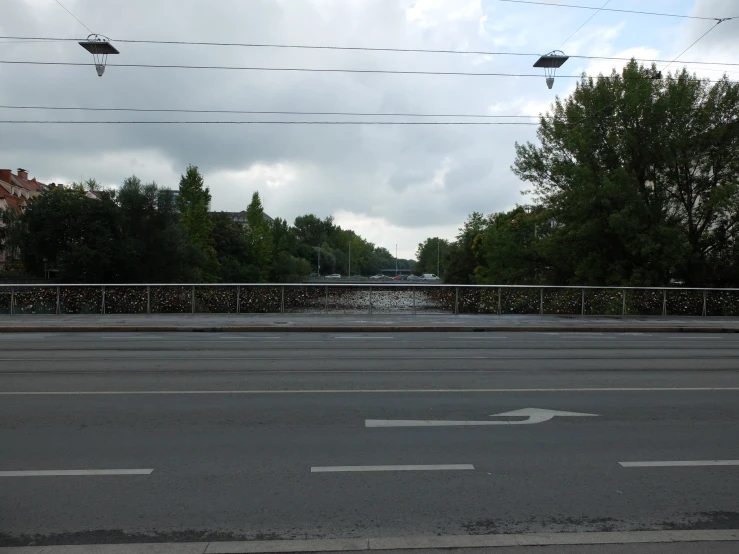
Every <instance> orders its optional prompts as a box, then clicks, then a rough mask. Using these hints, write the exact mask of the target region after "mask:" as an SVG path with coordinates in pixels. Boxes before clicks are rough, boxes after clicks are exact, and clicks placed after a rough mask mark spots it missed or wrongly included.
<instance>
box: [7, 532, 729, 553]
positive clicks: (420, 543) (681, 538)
mask: <svg viewBox="0 0 739 554" xmlns="http://www.w3.org/2000/svg"><path fill="white" fill-rule="evenodd" d="M713 541H737V542H739V529H723V530H697V531H614V532H586V533H531V534H508V535H441V536H418V537H381V538H365V539H310V540H274V541H239V542H210V543H208V542H197V543H149V544H143V543H137V544H94V545H63V546H62V545H59V546H23V547H0V554H72V553H75V554H144V553H150V554H281V553H296V552H357V551H367V550H415V549H446V548H498V547H515V546H555V545H556V546H562V545H599V544H636V543H642V544H643V543H678V542H680V543H683V542H713Z"/></svg>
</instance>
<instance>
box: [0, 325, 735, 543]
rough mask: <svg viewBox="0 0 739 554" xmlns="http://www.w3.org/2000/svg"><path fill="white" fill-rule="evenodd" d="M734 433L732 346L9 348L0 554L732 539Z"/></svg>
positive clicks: (549, 338)
mask: <svg viewBox="0 0 739 554" xmlns="http://www.w3.org/2000/svg"><path fill="white" fill-rule="evenodd" d="M526 409H530V410H528V411H524V412H519V410H526ZM547 410H550V411H551V410H553V411H558V412H567V413H569V414H570V415H558V414H552V413H551V412H550V411H547ZM509 412H514V413H513V414H509ZM516 412H518V413H516ZM501 414H504V415H501ZM506 414H507V415H506ZM572 414H590V415H572ZM378 421H379V422H380V423H379V424H378V423H377V422H378ZM450 422H456V423H450ZM490 422H496V423H494V424H492V425H491V424H489V423H490ZM738 437H739V336H736V335H730V334H696V335H692V334H669V333H663V334H654V335H649V334H630V335H629V334H597V333H594V334H585V333H578V334H567V333H563V334H551V333H547V334H545V333H511V334H508V335H506V334H505V333H499V334H496V333H469V334H466V333H454V334H444V333H428V334H424V333H419V334H415V333H400V334H384V333H371V334H366V335H359V334H358V335H347V334H341V335H339V334H330V333H311V334H297V333H290V334H280V333H271V334H262V335H255V334H250V335H240V334H225V335H219V334H218V333H193V334H187V333H172V334H167V333H160V334H153V333H122V334H115V333H100V334H95V333H85V334H71V333H70V334H66V333H49V334H15V333H14V334H2V335H0V444H1V445H2V448H0V546H11V545H26V544H31V543H35V544H75V543H78V544H82V543H117V542H152V541H199V540H251V539H271V538H281V539H291V538H301V539H305V538H308V539H310V538H352V537H368V536H372V537H383V536H407V535H436V534H468V533H469V534H487V533H532V532H545V531H629V530H664V529H736V528H739V503H738V501H737V498H739V440H737V438H738ZM647 551H648V550H644V552H647ZM656 551H657V550H655V552H656ZM675 551H677V550H675ZM716 551H717V552H718V551H719V550H716ZM604 552H605V550H604ZM727 552H728V550H727Z"/></svg>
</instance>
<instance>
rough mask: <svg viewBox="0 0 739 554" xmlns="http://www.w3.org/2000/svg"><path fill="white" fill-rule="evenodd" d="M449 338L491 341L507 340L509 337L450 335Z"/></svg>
mask: <svg viewBox="0 0 739 554" xmlns="http://www.w3.org/2000/svg"><path fill="white" fill-rule="evenodd" d="M449 338H450V339H457V340H490V339H507V338H508V337H499V336H497V335H495V336H490V337H457V336H454V335H450V336H449Z"/></svg>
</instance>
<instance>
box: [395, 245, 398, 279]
mask: <svg viewBox="0 0 739 554" xmlns="http://www.w3.org/2000/svg"><path fill="white" fill-rule="evenodd" d="M395 276H396V277H397V276H398V244H397V243H395Z"/></svg>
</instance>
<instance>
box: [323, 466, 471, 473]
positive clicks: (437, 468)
mask: <svg viewBox="0 0 739 554" xmlns="http://www.w3.org/2000/svg"><path fill="white" fill-rule="evenodd" d="M468 469H475V466H473V465H472V464H441V465H407V466H324V467H312V468H310V472H311V473H343V472H355V471H460V470H468Z"/></svg>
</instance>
